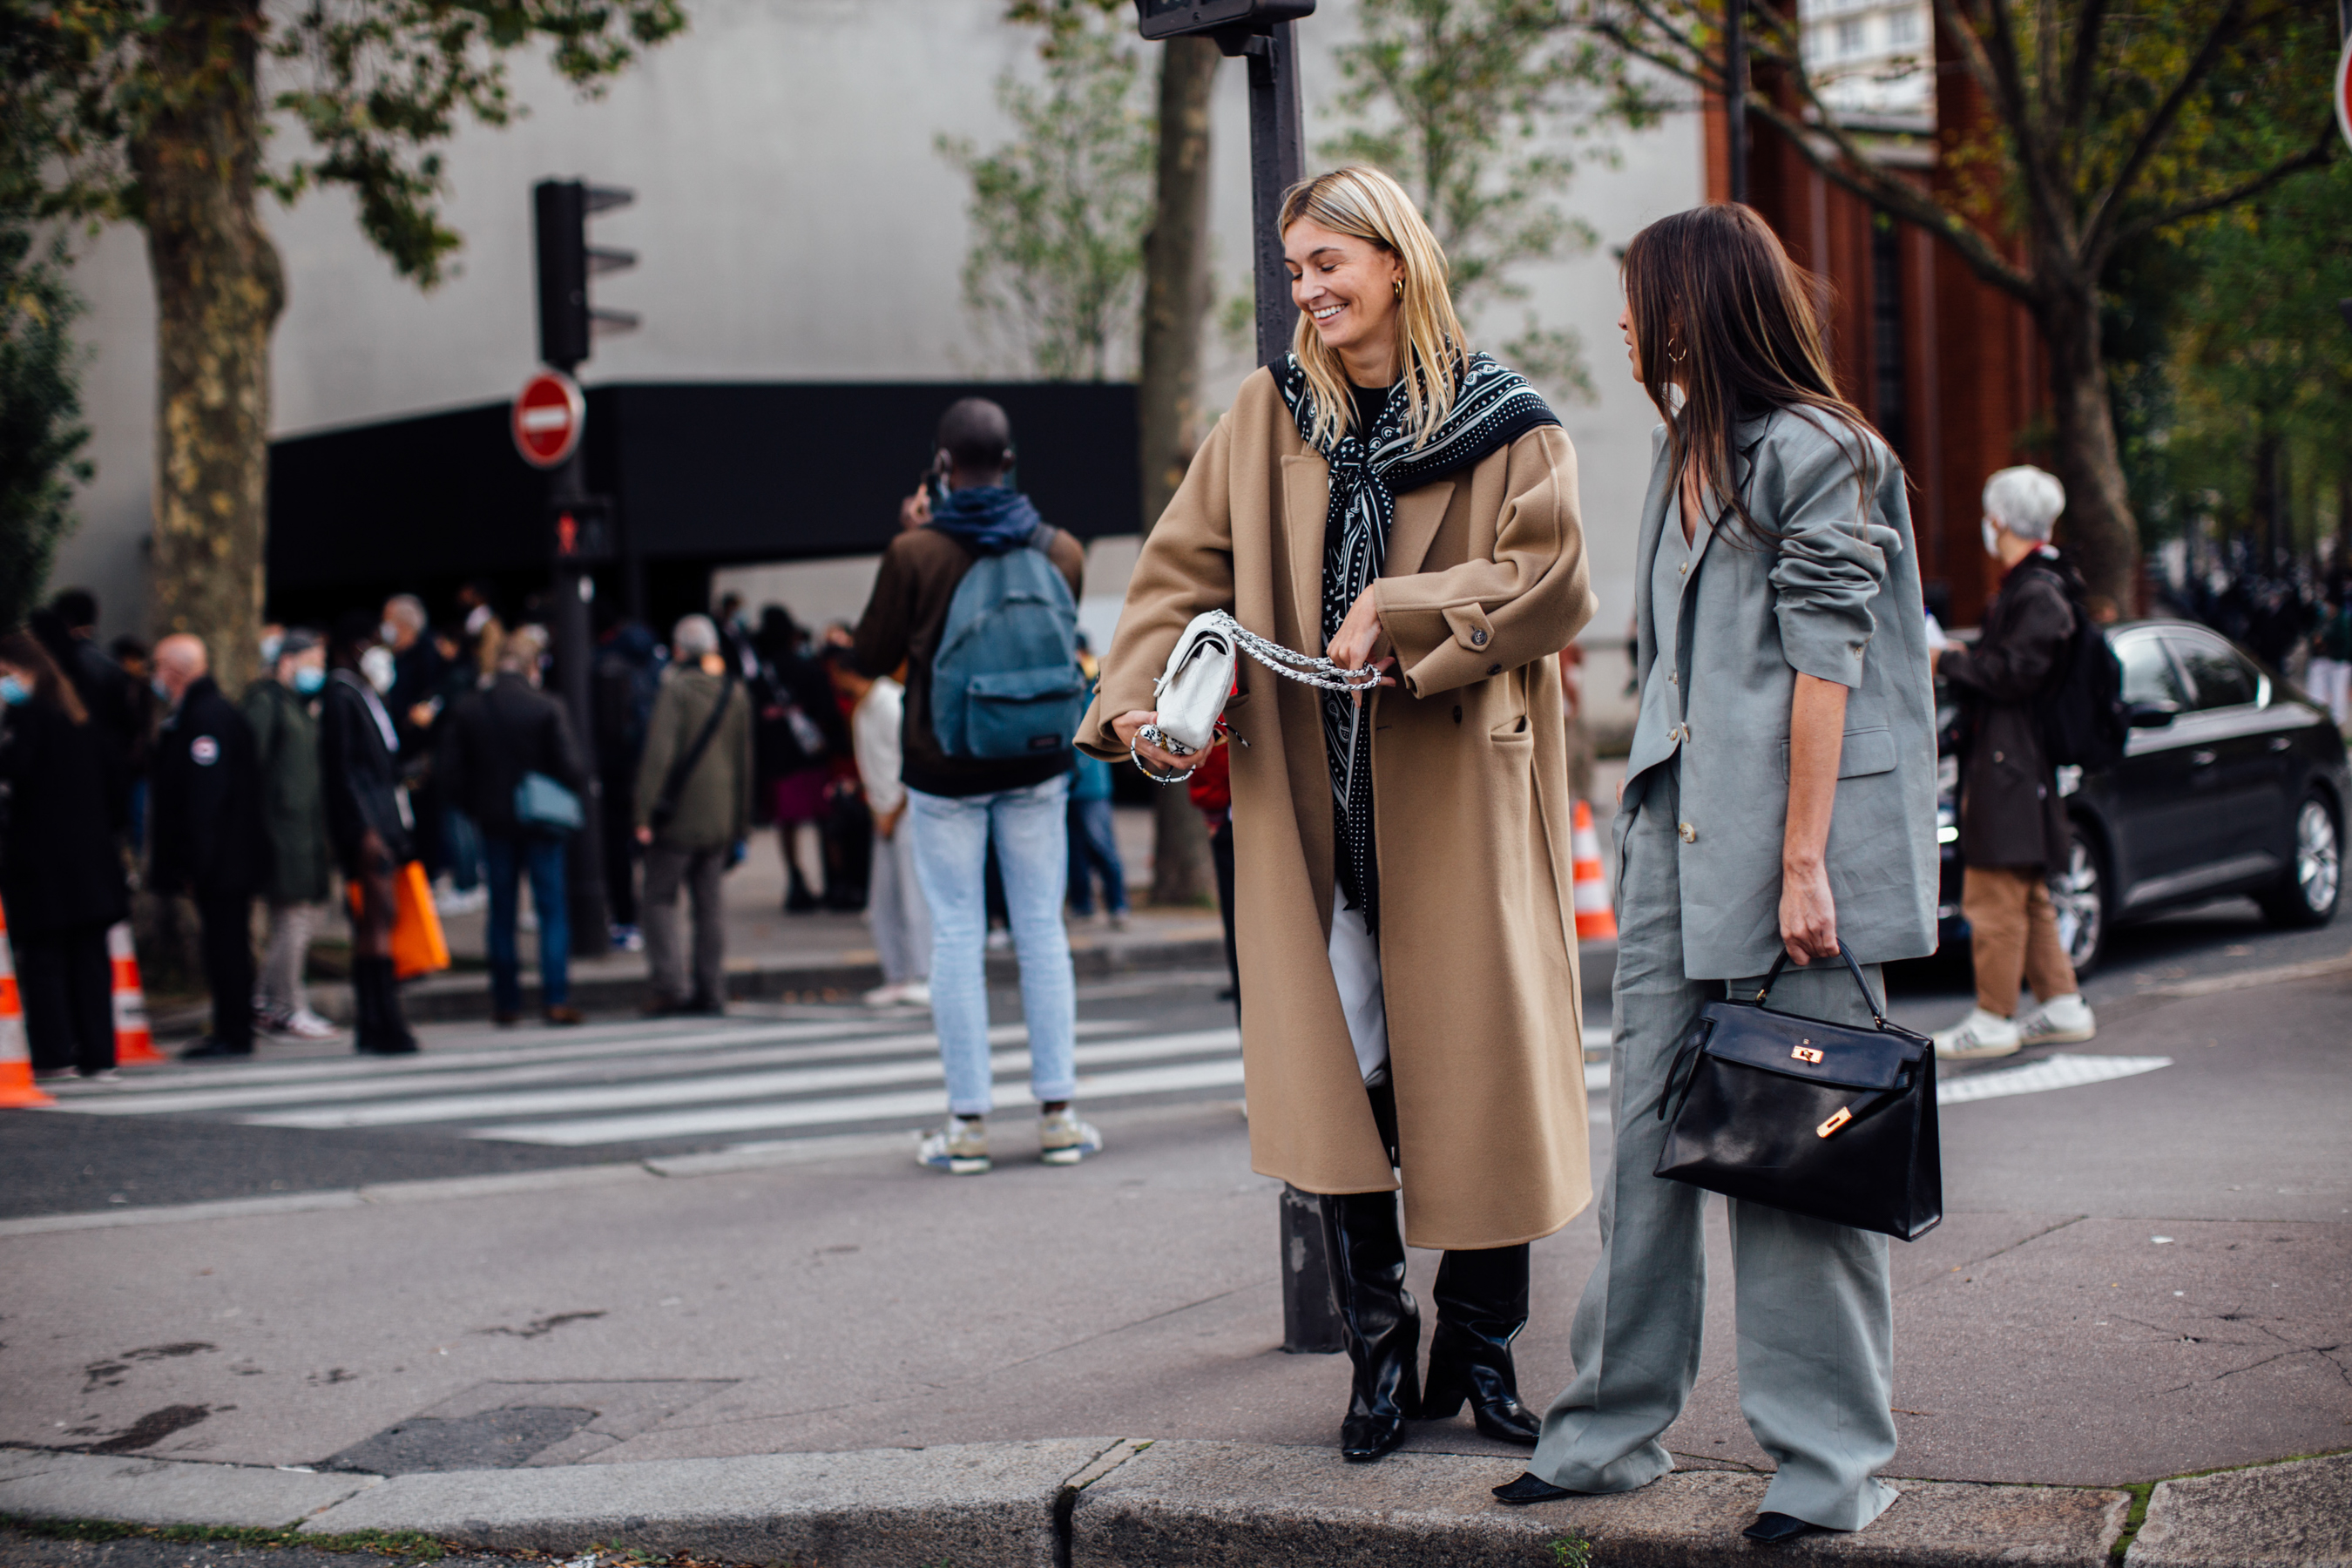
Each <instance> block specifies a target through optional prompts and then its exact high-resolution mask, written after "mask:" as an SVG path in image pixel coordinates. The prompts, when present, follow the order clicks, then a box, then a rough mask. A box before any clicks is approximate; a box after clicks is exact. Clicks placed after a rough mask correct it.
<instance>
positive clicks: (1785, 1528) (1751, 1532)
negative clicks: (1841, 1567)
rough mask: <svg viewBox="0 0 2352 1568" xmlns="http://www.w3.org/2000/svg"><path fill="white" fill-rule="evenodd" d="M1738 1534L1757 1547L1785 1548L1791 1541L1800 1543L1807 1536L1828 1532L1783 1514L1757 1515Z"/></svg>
mask: <svg viewBox="0 0 2352 1568" xmlns="http://www.w3.org/2000/svg"><path fill="white" fill-rule="evenodd" d="M1739 1533H1740V1534H1742V1535H1744V1536H1746V1537H1747V1538H1748V1540H1750V1541H1752V1542H1756V1544H1757V1545H1759V1546H1786V1545H1788V1544H1789V1543H1790V1542H1792V1541H1802V1540H1803V1539H1804V1538H1805V1537H1806V1536H1808V1535H1826V1534H1828V1533H1829V1531H1827V1530H1825V1529H1824V1528H1822V1526H1821V1525H1818V1524H1809V1523H1807V1522H1806V1521H1803V1520H1801V1519H1796V1518H1792V1517H1791V1516H1790V1515H1788V1514H1785V1513H1759V1514H1758V1515H1757V1516H1756V1522H1755V1523H1753V1524H1751V1525H1749V1526H1748V1528H1747V1529H1745V1530H1743V1531H1740V1532H1739Z"/></svg>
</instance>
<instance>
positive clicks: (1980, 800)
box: [1931, 468, 2120, 1061]
mask: <svg viewBox="0 0 2352 1568" xmlns="http://www.w3.org/2000/svg"><path fill="white" fill-rule="evenodd" d="M2065 507H2066V491H2065V488H2064V487H2063V486H2062V485H2061V484H2060V483H2059V482H2058V480H2057V479H2056V478H2055V477H2054V476H2053V475H2050V474H2047V473H2044V472H2043V471H2042V469H2040V468H2003V469H2001V470H2000V472H1999V473H1997V474H1995V475H1993V476H1992V478H1990V479H1987V480H1986V481H1985V488H1984V544H1985V553H1987V554H1988V555H1991V556H1993V557H1995V558H1996V559H1998V560H1999V561H2000V563H2001V567H2002V569H2003V572H2004V575H2003V577H2002V578H2001V582H2000V591H1999V592H1998V593H1997V594H1996V595H1994V597H1993V601H1992V603H1991V604H1990V605H1988V606H1986V609H1985V616H1984V629H1983V632H1982V634H1981V635H1980V636H1979V637H1978V638H1977V640H1976V643H1975V644H1974V646H1972V647H1959V646H1958V645H1954V646H1951V647H1945V648H1942V649H1939V650H1937V652H1936V653H1935V654H1933V655H1932V656H1931V657H1932V658H1934V659H1935V661H1936V662H1935V668H1936V670H1937V673H1938V674H1940V675H1942V676H1943V678H1944V679H1946V680H1947V681H1948V682H1950V684H1951V687H1952V689H1953V692H1954V694H1955V695H1956V696H1957V697H1958V699H1959V701H1960V705H1961V710H1962V718H1961V734H1962V741H1961V748H1960V797H1959V819H1960V858H1961V860H1962V862H1963V863H1964V864H1965V865H1966V866H1967V868H1968V869H1967V879H1966V881H1965V882H1964V883H1963V885H1962V891H1961V895H1960V910H1961V912H1962V914H1964V915H1965V916H1966V917H1967V918H1968V921H1969V928H1970V931H1971V937H1970V949H1971V955H1972V957H1973V960H1974V962H1975V966H1976V982H1977V1005H1976V1006H1975V1008H1974V1009H1972V1010H1971V1011H1970V1012H1969V1016H1967V1017H1965V1018H1963V1019H1961V1020H1960V1021H1959V1022H1958V1024H1955V1025H1953V1026H1951V1027H1950V1028H1948V1029H1943V1030H1939V1031H1937V1035H1936V1054H1937V1056H1938V1057H1942V1058H1946V1059H1947V1060H1951V1061H1975V1060H1979V1059H1982V1058H1988V1057H2005V1056H2010V1055H2012V1054H2014V1053H2015V1052H2017V1051H2018V1050H2020V1049H2021V1048H2022V1047H2026V1046H2044V1045H2059V1044H2065V1043H2071V1042H2074V1041H2079V1040H2087V1039H2089V1038H2091V1037H2092V1036H2093V1035H2094V1034H2095V1033H2096V1032H2097V1028H2098V1026H2097V1022H2096V1020H2095V1019H2094V1018H2093V1016H2092V1014H2091V1008H2090V1005H2089V1004H2088V1003H2086V1002H2084V1000H2083V994H2082V991H2081V989H2080V988H2079V987H2078V986H2077V985H2076V984H2075V980H2074V965H2073V964H2072V963H2069V962H2068V961H2067V957H2066V949H2065V944H2064V943H2063V942H2061V941H2060V940H2059V936H2058V919H2057V915H2056V912H2055V911H2054V910H2053V908H2052V907H2051V902H2050V886H2049V876H2050V873H2051V872H2052V871H2053V870H2054V869H2057V868H2063V866H2064V865H2065V864H2066V862H2067V859H2068V855H2069V847H2070V839H2069V836H2068V834H2067V830H2066V807H2065V805H2064V803H2063V800H2062V798H2061V796H2060V794H2059V789H2058V776H2057V770H2058V765H2059V763H2061V762H2067V763H2077V764H2078V765H2079V764H2080V763H2082V762H2084V761H2085V760H2086V756H2084V755H2069V756H2066V757H2063V758H2062V757H2056V756H2053V754H2052V751H2053V743H2055V744H2063V745H2064V746H2066V747H2067V749H2068V750H2070V751H2072V752H2085V753H2087V752H2088V750H2089V748H2091V747H2092V746H2094V745H2095V744H2097V743H2099V741H2100V734H2099V731H2100V730H2101V729H2102V727H2101V726H2098V725H2095V724H2086V723H2085V722H2084V721H2082V719H2081V717H2080V713H2079V712H2078V711H2077V710H2087V709H2088V708H2089V706H2090V705H2091V704H2090V701H2089V700H2087V699H2095V697H2096V695H2097V693H2096V691H2095V686H2096V684H2097V679H2098V677H2099V675H2100V673H2101V671H2100V670H2099V669H2098V668H2095V662H2094V661H2095V658H2098V657H2099V656H2105V658H2106V659H2107V661H2108V662H2109V664H2110V665H2112V661H2113V658H2114V656H2113V655H2112V654H2109V653H2107V651H2106V646H2105V639H2104V638H2103V637H2101V635H2100V633H2099V630H2098V628H2097V627H2096V626H2094V625H2093V624H2092V623H2091V619H2090V616H2089V615H2088V612H2087V611H2086V610H2085V609H2084V603H2083V592H2084V589H2083V579H2082V575H2081V574H2079V573H2077V572H2076V571H2075V570H2074V565H2073V563H2070V562H2068V561H2067V560H2066V559H2065V558H2064V557H2063V556H2062V555H2060V554H2059V553H2058V552H2057V551H2056V550H2054V549H2053V548H2052V547H2051V545H2050V531H2051V528H2052V526H2053V524H2054V523H2055V522H2056V521H2058V514H2059V513H2060V512H2061V511H2063V510H2065ZM2077 685H2079V686H2080V687H2081V690H2080V691H2079V692H2078V691H2076V690H2074V689H2073V688H2074V687H2075V686H2077ZM2113 686H2114V683H2113V680H2112V678H2110V679H2109V681H2108V683H2107V687H2106V689H2107V691H2108V693H2110V700H2109V701H2108V704H2107V705H2108V707H2109V708H2110V709H2112V707H2113V702H2112V700H2111V694H2112V691H2113ZM2076 696H2083V697H2084V698H2086V700H2083V701H2072V700H2069V699H2070V698H2074V697H2076ZM2077 731H2084V732H2081V733H2078V732H2077ZM2053 735H2055V736H2056V737H2057V739H2056V741H2055V742H2053ZM2108 738H2109V739H2111V740H2113V741H2115V742H2117V752H2118V754H2120V744H2119V742H2120V734H2119V733H2118V734H2116V735H2114V736H2111V737H2108ZM2021 979H2022V980H2023V981H2024V982H2025V983H2027V984H2031V985H2032V988H2033V999H2034V1002H2035V1003H2036V1004H2037V1005H2036V1006H2035V1007H2034V1009H2033V1011H2032V1012H2031V1013H2029V1014H2027V1015H2026V1016H2024V1017H2022V1018H2020V1017H2018V1016H2016V1013H2017V999H2018V985H2019V982H2020V980H2021Z"/></svg>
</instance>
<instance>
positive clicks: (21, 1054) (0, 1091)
mask: <svg viewBox="0 0 2352 1568" xmlns="http://www.w3.org/2000/svg"><path fill="white" fill-rule="evenodd" d="M7 937H8V916H7V912H6V911H5V910H0V1106H5V1107H6V1108H8V1109H9V1110H29V1109H30V1108H32V1107H34V1106H37V1105H55V1104H56V1103H57V1101H56V1100H52V1099H50V1098H49V1096H48V1095H47V1093H46V1092H45V1091H43V1090H42V1089H40V1088H39V1086H37V1084H35V1083H34V1082H33V1053H32V1051H31V1050H30V1048H28V1047H26V1043H25V1009H24V1008H23V1007H22V1006H20V1005H18V1004H17V1001H16V953H15V952H13V951H11V949H10V948H9V945H8V941H7Z"/></svg>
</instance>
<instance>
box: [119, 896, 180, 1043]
mask: <svg viewBox="0 0 2352 1568" xmlns="http://www.w3.org/2000/svg"><path fill="white" fill-rule="evenodd" d="M106 956H107V957H108V958H110V959H111V960H112V961H113V963H114V1065H115V1066H117V1067H146V1066H149V1065H151V1064H152V1063H155V1062H164V1061H169V1060H171V1058H169V1057H167V1056H165V1055H164V1054H163V1052H161V1051H159V1050H157V1049H156V1048H155V1036H154V1033H153V1031H152V1030H150V1029H149V1028H148V1026H147V993H146V992H144V991H142V990H141V989H140V988H139V950H138V949H137V948H135V947H133V946H132V945H131V922H130V921H116V922H115V923H114V925H113V927H112V928H111V929H110V930H109V931H107V933H106Z"/></svg>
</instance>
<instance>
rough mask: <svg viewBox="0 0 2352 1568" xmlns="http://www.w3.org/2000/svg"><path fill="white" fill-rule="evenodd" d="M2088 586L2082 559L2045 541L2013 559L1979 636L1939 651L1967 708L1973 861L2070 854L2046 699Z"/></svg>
mask: <svg viewBox="0 0 2352 1568" xmlns="http://www.w3.org/2000/svg"><path fill="white" fill-rule="evenodd" d="M2081 589H2082V578H2081V577H2080V576H2079V575H2077V574H2076V573H2075V571H2074V566H2073V565H2072V564H2071V563H2068V562H2067V561H2066V560H2065V559H2064V558H2063V556H2061V555H2060V554H2059V553H2058V552H2056V551H2055V550H2053V549H2051V548H2050V547H2049V546H2047V545H2044V546H2043V547H2042V548H2041V549H2040V550H2037V551H2035V552H2033V553H2032V554H2031V555H2028V556H2026V557H2025V558H2024V559H2023V560H2021V561H2020V562H2019V563H2017V564H2016V565H2015V566H2012V567H2011V568H2010V572H2009V575H2008V576H2007V577H2005V578H2003V579H2002V580H2001V584H2000V593H1999V594H1998V595H1995V596H1994V598H1993V602H1992V603H1991V605H1989V606H1987V608H1986V610H1985V618H1984V632H1983V635H1982V636H1980V637H1978V639H1977V641H1976V643H1975V645H1974V646H1973V647H1965V648H1962V647H1953V648H1948V649H1946V650H1945V652H1944V654H1943V656H1942V657H1941V658H1939V659H1937V664H1936V669H1937V674H1939V675H1941V676H1943V677H1944V679H1946V680H1948V681H1949V682H1950V683H1951V686H1952V689H1953V691H1954V693H1955V694H1956V695H1957V696H1958V698H1959V700H1960V702H1961V705H1962V709H1963V717H1962V726H1961V750H1960V858H1961V859H1962V860H1963V861H1965V862H1967V863H1968V864H1969V865H1971V866H2011V867H2026V866H2042V867H2047V868H2057V867H2060V866H2063V865H2064V864H2065V861H2066V807H2065V805H2064V803H2063V801H2062V800H2061V799H2060V798H2059V795H2058V779H2057V770H2056V769H2055V768H2053V766H2052V765H2051V763H2050V760H2049V758H2048V757H2047V756H2046V755H2045V754H2044V751H2043V746H2042V717H2041V713H2040V710H2039V708H2038V704H2039V702H2040V700H2041V699H2042V696H2043V695H2044V694H2045V693H2047V692H2048V691H2049V689H2050V688H2051V687H2052V685H2053V683H2055V682H2056V681H2057V680H2058V679H2060V678H2061V676H2062V675H2063V666H2064V664H2065V661H2066V656H2067V651H2068V646H2069V642H2070V639H2071V638H2072V637H2074V603H2075V602H2079V596H2080V594H2081ZM2070 601H2072V602H2070Z"/></svg>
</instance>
